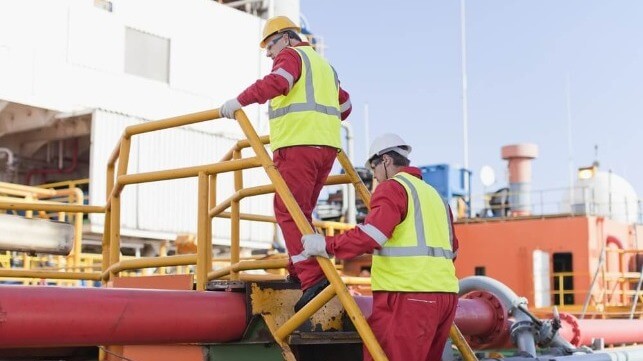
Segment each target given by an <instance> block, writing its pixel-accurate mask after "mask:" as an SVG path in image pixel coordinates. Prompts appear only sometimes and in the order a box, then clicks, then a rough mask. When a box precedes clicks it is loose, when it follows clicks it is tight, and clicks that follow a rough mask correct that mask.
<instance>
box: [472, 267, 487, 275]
mask: <svg viewBox="0 0 643 361" xmlns="http://www.w3.org/2000/svg"><path fill="white" fill-rule="evenodd" d="M474 273H475V275H476V276H486V275H487V268H486V267H483V266H478V267H476V268H475V270H474Z"/></svg>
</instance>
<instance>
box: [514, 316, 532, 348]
mask: <svg viewBox="0 0 643 361" xmlns="http://www.w3.org/2000/svg"><path fill="white" fill-rule="evenodd" d="M523 332H529V333H531V334H532V335H535V334H536V325H535V324H534V322H533V321H531V320H524V321H518V322H516V323H514V324H513V326H511V340H512V341H513V343H514V344H517V343H518V341H517V337H518V335H519V334H521V333H523Z"/></svg>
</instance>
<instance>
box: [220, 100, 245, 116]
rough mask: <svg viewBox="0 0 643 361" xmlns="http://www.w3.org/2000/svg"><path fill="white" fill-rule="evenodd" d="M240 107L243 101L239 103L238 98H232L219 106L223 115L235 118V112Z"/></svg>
mask: <svg viewBox="0 0 643 361" xmlns="http://www.w3.org/2000/svg"><path fill="white" fill-rule="evenodd" d="M239 109H241V103H239V101H238V100H237V98H232V99H230V100H228V101H227V102H225V103H223V105H222V106H221V108H219V112H220V113H221V116H222V117H225V118H230V119H234V112H235V110H239Z"/></svg>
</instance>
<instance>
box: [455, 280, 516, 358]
mask: <svg viewBox="0 0 643 361" xmlns="http://www.w3.org/2000/svg"><path fill="white" fill-rule="evenodd" d="M462 298H464V299H468V300H473V299H480V300H483V301H484V302H485V303H486V304H487V305H489V307H491V309H493V311H494V314H495V319H494V323H493V327H492V328H491V331H490V332H489V333H487V334H486V335H484V336H468V337H467V338H468V339H469V341H470V342H469V343H471V344H472V345H475V346H481V345H485V344H488V343H489V342H492V341H494V340H496V339H497V338H498V337H499V336H500V334H501V333H502V331H503V330H504V329H505V327H506V324H507V310H506V308H505V306H504V305H503V304H502V302H501V301H500V299H499V298H498V297H496V295H494V294H493V293H491V292H488V291H473V292H469V293H467V294H466V295H464V296H463V297H462Z"/></svg>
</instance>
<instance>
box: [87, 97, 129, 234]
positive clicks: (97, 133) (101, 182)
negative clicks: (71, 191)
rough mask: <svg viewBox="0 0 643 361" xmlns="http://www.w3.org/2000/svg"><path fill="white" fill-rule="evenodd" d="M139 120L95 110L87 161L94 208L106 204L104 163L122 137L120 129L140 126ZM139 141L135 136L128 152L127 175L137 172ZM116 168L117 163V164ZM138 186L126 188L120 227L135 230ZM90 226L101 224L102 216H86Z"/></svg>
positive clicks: (123, 195)
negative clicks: (135, 125) (88, 159)
mask: <svg viewBox="0 0 643 361" xmlns="http://www.w3.org/2000/svg"><path fill="white" fill-rule="evenodd" d="M139 122H140V120H139V119H136V118H132V117H128V116H126V115H123V114H116V113H111V112H106V111H103V110H96V111H94V116H93V118H92V132H91V142H92V144H91V149H90V161H89V179H90V184H89V201H90V203H91V204H94V205H100V206H103V205H105V200H106V182H107V178H106V171H107V160H108V159H109V156H110V155H111V154H112V151H113V150H114V148H115V146H116V143H117V142H118V140H119V138H120V137H121V135H122V134H123V130H124V129H125V128H126V127H128V126H130V125H134V124H137V123H139ZM138 144H139V140H138V139H137V138H136V137H134V138H133V139H132V146H131V151H130V159H129V164H128V173H134V172H136V171H137V169H138V158H139V157H138V152H137V151H136V149H137V148H138ZM116 166H117V167H118V164H117V165H116ZM138 187H139V186H138V185H130V186H126V187H125V188H124V190H123V194H122V196H121V225H122V227H125V228H130V229H136V228H137V227H138V222H137V219H136V217H137V212H136V209H137V206H138V204H137V197H136V193H137V192H138ZM89 219H90V222H91V223H92V224H98V225H103V224H104V216H103V215H102V214H92V215H90V217H89Z"/></svg>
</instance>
